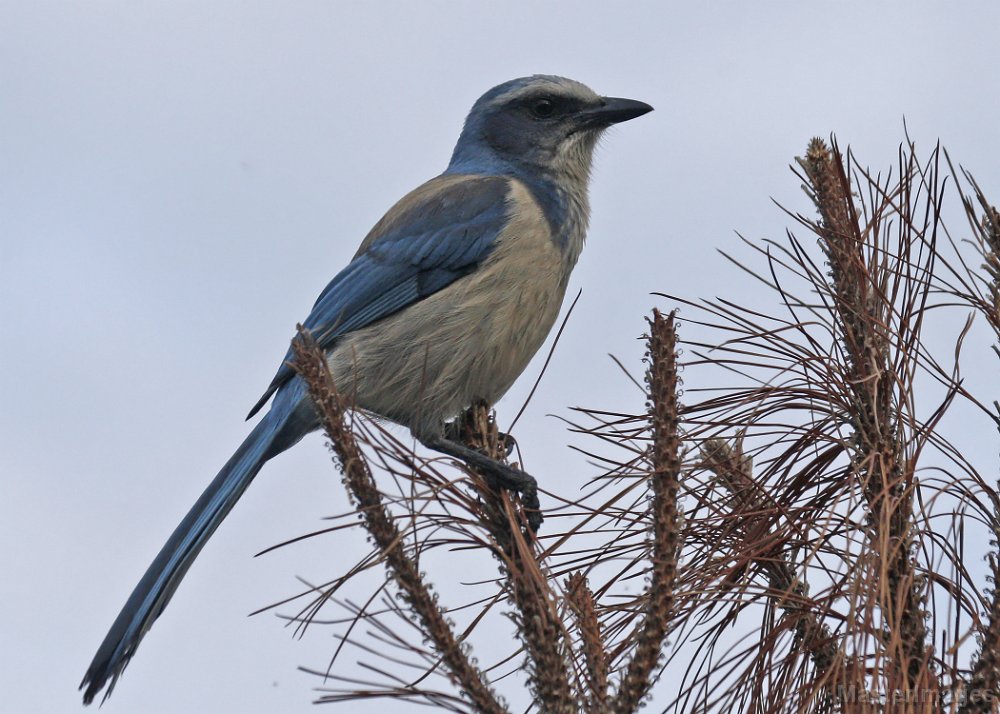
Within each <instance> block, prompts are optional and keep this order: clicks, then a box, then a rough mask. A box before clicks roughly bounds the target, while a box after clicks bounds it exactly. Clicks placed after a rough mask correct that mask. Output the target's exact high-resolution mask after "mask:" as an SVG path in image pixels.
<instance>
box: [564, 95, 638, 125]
mask: <svg viewBox="0 0 1000 714" xmlns="http://www.w3.org/2000/svg"><path fill="white" fill-rule="evenodd" d="M651 111H653V107H651V106H649V105H648V104H646V102H640V101H637V100H635V99H622V98H621V97H601V104H600V106H597V107H592V108H589V109H585V110H583V111H582V112H580V114H579V115H578V123H579V128H580V129H603V128H605V127H608V126H611V125H612V124H620V123H621V122H623V121H628V120H629V119H635V118H636V117H641V116H642V115H643V114H648V113H649V112H651Z"/></svg>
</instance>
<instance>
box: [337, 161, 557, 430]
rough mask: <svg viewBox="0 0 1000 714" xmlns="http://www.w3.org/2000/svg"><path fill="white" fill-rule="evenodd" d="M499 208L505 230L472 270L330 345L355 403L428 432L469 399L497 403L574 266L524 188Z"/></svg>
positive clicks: (545, 328)
mask: <svg viewBox="0 0 1000 714" xmlns="http://www.w3.org/2000/svg"><path fill="white" fill-rule="evenodd" d="M507 203H508V207H509V211H510V212H509V219H508V221H507V224H506V226H505V227H504V229H503V231H502V232H501V233H500V235H499V237H498V239H497V245H496V247H495V248H494V250H493V251H492V252H491V253H490V255H489V257H488V258H487V259H486V260H485V261H483V263H482V264H480V265H479V267H478V268H477V269H476V270H475V271H473V272H472V273H470V274H469V275H467V276H465V277H462V278H460V279H459V280H456V281H455V282H454V283H452V284H450V285H449V286H447V287H445V288H444V289H442V290H439V291H438V292H436V293H434V294H433V295H430V296H428V297H426V298H424V299H423V300H421V301H419V302H418V303H415V304H413V305H411V306H409V307H407V308H406V309H404V310H401V311H400V312H398V313H396V314H394V315H392V316H390V317H388V318H386V319H384V320H381V321H379V322H378V323H376V324H374V325H372V326H370V327H367V328H364V329H361V330H358V331H356V332H352V333H350V334H349V335H345V337H344V338H343V339H342V341H341V342H340V343H339V344H338V347H337V348H336V349H335V350H334V351H333V353H332V354H331V359H330V362H331V367H332V368H333V372H334V376H335V377H336V378H338V383H340V384H344V385H345V386H347V387H348V389H349V390H351V391H353V392H354V394H355V398H356V400H357V403H358V405H359V406H361V407H363V408H365V409H368V410H370V411H373V412H376V413H378V414H381V415H382V416H386V417H388V418H390V419H393V420H394V421H397V422H399V423H401V424H404V425H406V426H409V427H410V428H411V429H413V430H414V431H416V432H418V433H420V432H423V433H427V432H432V431H434V430H435V429H437V428H439V427H440V425H441V424H442V423H443V422H444V421H445V420H446V419H449V418H451V417H453V416H455V415H457V414H458V413H459V412H460V411H461V410H462V409H464V408H465V407H466V406H468V405H469V404H471V403H472V402H474V401H476V400H479V399H482V400H486V401H487V402H489V403H494V402H496V401H497V400H498V399H499V398H500V397H501V396H503V394H504V393H505V392H506V391H507V390H508V389H509V388H510V386H511V385H512V384H513V383H514V381H515V380H516V379H517V378H518V376H520V374H521V373H522V372H523V371H524V369H525V367H527V365H528V362H530V361H531V358H532V357H533V356H534V355H535V353H536V352H537V351H538V349H539V347H541V345H542V343H543V342H544V341H545V338H546V336H547V335H548V334H549V331H550V330H551V329H552V326H553V324H554V323H555V320H556V317H557V316H558V314H559V309H560V306H561V304H562V299H563V295H564V294H565V291H566V284H567V282H568V278H569V272H570V270H571V269H572V264H571V263H570V262H568V261H567V259H566V256H565V255H564V252H563V251H562V250H560V247H559V246H558V244H557V243H556V242H555V241H553V240H552V231H551V229H550V227H549V223H548V221H547V220H546V218H545V215H544V213H543V212H542V210H541V208H540V207H539V206H538V204H537V202H536V201H535V200H534V199H533V198H532V195H531V193H530V192H529V191H528V190H527V189H526V188H525V187H524V186H523V185H522V184H519V183H517V182H513V181H512V182H511V188H510V193H509V195H508V198H507ZM338 373H339V374H338Z"/></svg>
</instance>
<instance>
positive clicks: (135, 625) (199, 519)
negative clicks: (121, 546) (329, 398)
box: [80, 408, 304, 704]
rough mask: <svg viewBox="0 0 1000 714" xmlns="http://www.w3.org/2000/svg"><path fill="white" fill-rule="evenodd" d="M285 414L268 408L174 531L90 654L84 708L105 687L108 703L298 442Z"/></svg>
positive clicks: (84, 679) (85, 682)
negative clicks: (221, 534)
mask: <svg viewBox="0 0 1000 714" xmlns="http://www.w3.org/2000/svg"><path fill="white" fill-rule="evenodd" d="M288 416H289V414H288V412H287V411H286V410H282V409H274V408H272V410H271V411H270V412H269V413H268V414H267V415H265V417H264V419H263V420H261V422H260V423H259V424H257V426H256V427H255V428H254V430H253V431H252V432H251V433H250V435H249V436H248V437H247V438H246V440H245V441H244V442H243V444H242V445H241V446H240V448H239V449H237V450H236V453H235V454H233V456H232V458H230V459H229V461H228V462H227V463H226V465H225V466H223V467H222V470H221V471H220V472H219V475H218V476H216V477H215V479H214V480H213V481H212V483H211V484H209V486H208V488H207V489H205V492H204V493H203V494H202V495H201V497H200V498H199V499H198V501H197V503H195V504H194V506H193V507H192V508H191V510H190V511H189V512H188V514H187V515H186V516H184V520H182V521H181V522H180V525H178V526H177V528H176V529H175V530H174V532H173V534H172V535H171V536H170V539H169V540H168V541H167V542H166V544H165V545H164V546H163V548H162V549H161V550H160V552H159V554H158V555H157V556H156V559H155V560H154V561H153V562H152V564H151V565H150V566H149V568H148V569H147V570H146V574H145V575H143V576H142V580H140V581H139V584H138V585H136V586H135V590H133V591H132V595H131V596H130V597H129V599H128V602H126V603H125V607H123V608H122V611H121V612H120V613H119V614H118V617H117V618H116V619H115V622H114V624H113V625H112V626H111V629H110V630H109V631H108V634H107V635H106V636H105V638H104V642H102V643H101V646H100V648H98V650H97V654H96V655H94V660H93V661H92V662H91V663H90V667H89V668H88V669H87V674H86V675H85V676H84V678H83V682H82V683H81V684H80V689H84V693H83V701H84V703H85V704H90V703H91V702H92V701H93V699H94V697H95V696H96V695H97V694H98V693H99V692H100V691H101V689H103V688H104V686H105V685H107V688H108V689H107V691H106V692H105V694H104V698H105V699H107V697H108V696H109V695H110V694H111V691H112V690H113V689H114V686H115V682H116V681H117V680H118V677H119V676H121V673H122V671H123V670H124V669H125V666H126V665H127V664H128V662H129V659H131V657H132V655H134V654H135V651H136V648H137V647H138V646H139V642H140V641H142V638H143V636H144V635H145V634H146V631H147V630H149V628H150V626H151V625H152V624H153V621H154V620H156V618H157V617H159V615H160V613H161V612H162V611H163V608H164V607H166V605H167V603H168V602H169V601H170V598H171V596H172V595H173V594H174V591H175V590H176V589H177V586H178V585H179V584H180V582H181V580H182V579H183V578H184V575H185V573H186V572H187V570H188V568H189V567H191V563H193V562H194V559H195V558H196V557H197V556H198V553H199V552H200V551H201V549H202V547H203V546H204V545H205V543H206V542H207V541H208V539H209V538H210V537H211V535H212V533H214V532H215V529H216V528H218V527H219V524H220V523H221V522H222V520H223V519H224V518H225V517H226V515H228V513H229V511H230V510H231V509H232V507H233V506H234V505H235V504H236V502H237V501H238V500H239V498H240V496H242V495H243V492H244V491H245V490H246V488H247V486H249V485H250V482H251V481H253V478H254V476H256V475H257V472H258V471H260V468H261V466H263V465H264V463H265V462H266V461H267V460H268V459H270V458H271V457H272V456H275V455H276V454H278V453H279V452H281V451H284V450H285V449H286V448H288V447H289V446H291V444H293V443H295V441H298V439H299V438H301V436H302V433H304V431H303V430H295V431H297V432H299V433H292V434H290V433H289V431H290V429H289V427H290V426H294V423H293V422H294V421H295V420H293V419H289V418H288Z"/></svg>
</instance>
